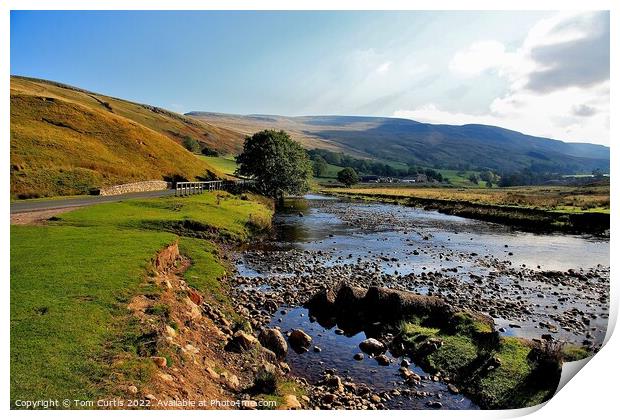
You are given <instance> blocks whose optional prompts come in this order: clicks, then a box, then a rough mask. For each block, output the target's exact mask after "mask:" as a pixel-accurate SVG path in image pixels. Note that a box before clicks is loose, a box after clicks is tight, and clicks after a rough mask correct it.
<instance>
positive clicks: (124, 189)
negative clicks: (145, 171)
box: [99, 181, 172, 195]
mask: <svg viewBox="0 0 620 420" xmlns="http://www.w3.org/2000/svg"><path fill="white" fill-rule="evenodd" d="M169 188H172V183H171V182H166V181H141V182H132V183H131V184H122V185H113V186H111V187H103V188H101V189H100V190H99V195H119V194H127V193H133V192H144V191H161V190H167V189H169Z"/></svg>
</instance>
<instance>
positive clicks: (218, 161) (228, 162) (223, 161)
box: [201, 156, 237, 176]
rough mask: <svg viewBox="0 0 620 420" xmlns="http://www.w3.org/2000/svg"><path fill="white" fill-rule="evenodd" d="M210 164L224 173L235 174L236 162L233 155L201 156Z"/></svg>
mask: <svg viewBox="0 0 620 420" xmlns="http://www.w3.org/2000/svg"><path fill="white" fill-rule="evenodd" d="M201 157H202V159H204V160H205V161H206V162H207V163H208V164H209V165H210V166H212V167H213V168H215V169H216V170H218V171H220V172H222V173H224V174H226V175H232V176H234V175H235V171H236V170H237V162H235V158H234V157H233V156H201Z"/></svg>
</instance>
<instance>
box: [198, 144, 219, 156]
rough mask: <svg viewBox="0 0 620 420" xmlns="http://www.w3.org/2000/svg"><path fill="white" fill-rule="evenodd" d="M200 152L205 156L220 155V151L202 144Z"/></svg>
mask: <svg viewBox="0 0 620 420" xmlns="http://www.w3.org/2000/svg"><path fill="white" fill-rule="evenodd" d="M202 154H203V155H205V156H215V157H217V156H219V155H220V152H218V151H217V150H215V149H212V148H210V147H209V146H204V147H203V148H202Z"/></svg>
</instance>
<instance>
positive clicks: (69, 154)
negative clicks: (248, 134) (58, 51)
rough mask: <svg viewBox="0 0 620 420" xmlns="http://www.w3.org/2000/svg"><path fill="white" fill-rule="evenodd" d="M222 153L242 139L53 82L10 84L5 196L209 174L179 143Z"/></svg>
mask: <svg viewBox="0 0 620 420" xmlns="http://www.w3.org/2000/svg"><path fill="white" fill-rule="evenodd" d="M186 136H189V137H192V138H193V139H195V140H196V141H198V142H199V143H200V144H201V145H202V146H206V147H210V148H212V149H215V150H218V151H221V152H234V151H237V150H238V148H239V147H240V145H241V141H240V140H241V138H242V136H241V135H240V134H238V133H235V132H232V131H230V130H226V129H221V128H218V127H213V126H212V125H209V124H206V123H203V122H200V121H196V120H194V119H191V118H187V117H185V116H183V115H180V114H175V113H173V112H169V111H166V110H163V109H161V108H156V107H152V106H149V105H142V104H136V103H133V102H128V101H124V100H121V99H116V98H111V97H107V96H103V95H98V94H94V93H91V92H88V91H85V90H82V89H78V88H74V87H70V86H66V85H62V84H59V83H55V82H47V81H43V80H36V79H27V78H22V77H15V76H13V77H11V196H12V197H18V198H29V197H39V196H54V195H70V194H86V193H88V192H89V190H90V189H92V188H98V187H102V186H108V185H114V184H120V183H125V182H132V181H142V180H148V179H164V178H165V177H171V176H181V177H184V178H187V179H194V178H196V177H197V176H201V175H205V174H206V173H207V171H211V172H213V173H216V174H218V175H221V173H220V172H219V171H218V170H217V169H215V168H213V167H212V166H211V165H210V164H209V163H208V162H207V161H205V160H204V159H201V158H200V157H199V156H196V155H194V154H192V153H190V152H188V151H187V150H186V149H185V148H184V147H183V146H182V145H181V143H182V141H183V139H184V138H185V137H186Z"/></svg>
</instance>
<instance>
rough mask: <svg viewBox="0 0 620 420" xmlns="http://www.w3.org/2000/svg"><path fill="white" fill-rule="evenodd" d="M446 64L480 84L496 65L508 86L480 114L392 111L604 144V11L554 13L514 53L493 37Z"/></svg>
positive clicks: (606, 71) (606, 49)
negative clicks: (485, 110)
mask: <svg viewBox="0 0 620 420" xmlns="http://www.w3.org/2000/svg"><path fill="white" fill-rule="evenodd" d="M449 67H450V70H451V71H452V72H453V73H454V74H456V75H458V76H460V77H465V78H470V79H472V83H475V84H477V83H484V80H481V79H483V77H484V73H485V72H488V71H495V72H497V74H498V75H499V76H500V77H502V78H504V79H505V80H506V81H507V82H508V85H509V89H508V92H507V93H506V94H505V95H503V96H501V97H498V98H495V99H494V100H493V101H492V102H491V103H490V104H489V107H488V112H486V113H484V114H480V115H475V114H471V113H467V112H450V111H446V110H442V109H440V108H439V107H437V106H436V105H434V104H432V103H429V104H426V105H423V106H420V107H416V108H414V109H410V110H406V109H401V110H397V111H396V112H395V113H394V115H395V116H398V117H405V118H412V119H415V120H419V121H422V122H434V123H447V124H466V123H480V124H492V125H499V126H503V127H506V128H511V129H514V130H518V131H522V132H525V133H528V134H534V135H540V136H547V137H553V138H557V139H560V140H566V141H589V142H595V143H601V144H609V113H610V111H609V15H608V14H607V13H606V12H597V13H587V14H575V13H558V14H557V15H554V16H552V17H550V18H548V19H543V20H541V21H539V22H538V23H537V24H536V25H534V27H533V28H532V29H531V30H530V31H529V33H528V35H527V37H526V39H525V40H524V42H523V43H522V45H521V46H520V47H519V48H517V49H515V50H514V51H507V49H506V47H505V46H504V45H503V44H502V43H500V42H498V41H488V40H487V41H480V42H476V43H474V44H472V45H471V46H469V47H467V48H465V49H463V50H461V51H459V52H457V53H456V54H455V55H454V57H453V59H452V61H451V62H450V66H449ZM474 79H475V80H474ZM474 87H475V85H474Z"/></svg>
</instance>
